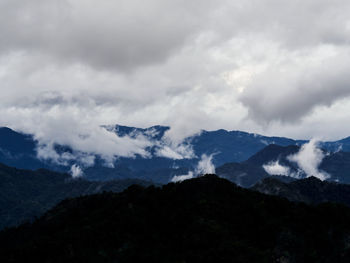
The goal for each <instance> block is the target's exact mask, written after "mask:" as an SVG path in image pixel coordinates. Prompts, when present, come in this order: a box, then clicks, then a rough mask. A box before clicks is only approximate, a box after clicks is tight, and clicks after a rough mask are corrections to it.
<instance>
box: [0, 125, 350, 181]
mask: <svg viewBox="0 0 350 263" xmlns="http://www.w3.org/2000/svg"><path fill="white" fill-rule="evenodd" d="M101 129H104V130H105V132H106V133H107V134H109V135H108V136H109V137H110V138H112V139H113V140H119V141H127V142H132V143H133V145H135V144H134V142H137V143H139V142H142V143H139V144H138V146H140V145H142V146H143V148H142V150H140V151H139V153H134V154H131V155H126V156H123V155H121V156H120V155H119V154H120V151H118V149H117V148H116V152H113V151H112V150H113V147H111V149H110V150H108V151H110V152H108V154H107V152H104V153H101V152H99V151H91V150H92V149H99V147H102V146H104V145H107V144H108V143H109V142H108V141H107V142H102V145H98V142H96V145H95V146H94V148H88V147H87V148H86V149H87V151H85V152H84V151H82V150H81V149H82V148H78V149H76V148H74V145H60V144H58V143H50V144H43V143H42V142H41V141H40V140H37V139H35V137H33V136H31V135H25V134H21V133H18V132H16V131H13V130H11V129H8V128H1V129H0V150H1V151H0V162H2V163H4V164H6V165H10V166H15V167H18V168H24V169H38V168H47V169H51V170H55V171H62V172H68V173H70V174H71V175H72V176H73V177H84V178H86V179H90V180H110V179H125V178H139V179H146V180H151V181H155V182H159V183H167V182H169V181H171V180H182V179H186V178H187V179H188V178H191V177H194V176H196V175H200V174H204V173H214V172H215V168H216V169H217V172H218V174H219V175H220V173H221V171H222V168H221V166H223V165H224V167H226V168H227V167H228V166H229V165H230V164H229V163H236V164H231V165H233V166H235V165H236V166H237V165H238V166H239V167H240V168H239V169H242V165H243V166H244V164H249V165H247V167H248V166H249V168H247V169H250V170H251V169H255V168H256V169H258V170H259V172H258V173H254V175H252V176H251V177H249V176H248V177H249V178H250V179H249V180H252V178H253V177H256V176H257V175H259V174H262V175H263V176H266V175H279V176H289V177H292V178H296V179H297V178H304V177H309V176H315V177H317V178H319V179H322V180H325V179H330V180H338V181H341V182H348V179H347V178H346V174H347V172H346V169H345V167H347V165H348V164H347V162H348V159H347V155H348V154H347V151H349V150H350V139H348V138H346V139H343V140H339V141H335V142H317V141H315V140H311V141H306V140H305V141H302V140H293V139H289V138H283V137H267V136H262V135H258V134H250V133H246V132H241V131H226V130H217V131H204V130H203V131H202V132H200V133H198V134H195V135H193V136H190V137H188V138H185V139H184V140H183V141H181V142H176V143H175V142H174V141H172V140H170V139H169V137H168V136H167V134H168V132H169V131H170V127H165V126H153V127H150V128H145V129H141V128H135V127H127V126H120V125H116V126H103V127H101ZM82 137H83V136H82ZM82 140H83V139H82ZM269 145H271V147H267V146H269ZM274 145H275V146H274ZM293 145H294V146H293ZM278 146H280V147H278ZM282 146H288V147H286V148H284V147H282ZM265 147H266V148H265ZM259 151H262V152H260V153H259ZM259 158H260V159H259ZM337 161H338V162H340V163H341V165H338V166H336V165H335V164H333V163H334V162H337ZM254 167H255V168H254ZM324 167H326V168H324ZM239 169H237V167H236V168H235V172H236V173H237V171H239ZM340 169H341V171H342V172H345V174H342V175H341V173H340V172H339V170H340ZM243 170H245V169H243ZM245 172H246V171H245ZM222 173H223V174H224V172H222ZM232 176H233V175H232V174H230V177H231V180H232V181H234V182H236V183H238V184H240V183H239V180H238V177H237V178H236V179H233V177H232ZM237 176H238V175H237ZM242 177H243V176H242V175H240V178H242ZM248 177H247V178H248ZM255 182H256V180H253V181H252V183H255ZM243 185H245V184H243ZM248 186H249V184H248Z"/></svg>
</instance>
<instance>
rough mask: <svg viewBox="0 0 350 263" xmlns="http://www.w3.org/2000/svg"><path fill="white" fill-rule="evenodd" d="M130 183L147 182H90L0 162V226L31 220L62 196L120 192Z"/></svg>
mask: <svg viewBox="0 0 350 263" xmlns="http://www.w3.org/2000/svg"><path fill="white" fill-rule="evenodd" d="M132 184H141V185H145V186H148V185H150V184H151V183H150V182H146V181H142V180H136V179H125V180H118V181H109V182H90V181H86V180H82V179H72V178H71V176H70V175H68V174H62V173H56V172H52V171H49V170H44V169H40V170H36V171H32V170H21V169H16V168H12V167H8V166H5V165H3V164H0V230H1V229H3V228H4V227H8V226H14V225H17V224H19V223H23V222H24V221H27V220H29V221H30V220H33V219H34V218H35V217H38V216H41V215H42V214H43V213H44V212H46V211H47V210H48V209H50V208H52V207H53V206H54V205H56V204H57V203H58V202H60V201H62V200H63V199H66V198H72V197H77V196H80V195H89V194H96V193H100V192H103V191H113V192H121V191H123V190H124V189H126V188H127V187H129V186H130V185H132Z"/></svg>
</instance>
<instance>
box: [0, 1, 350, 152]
mask: <svg viewBox="0 0 350 263" xmlns="http://www.w3.org/2000/svg"><path fill="white" fill-rule="evenodd" d="M349 14H350V3H349V2H348V1H344V0H335V1H325V0H322V1H315V0H306V1H292V2H291V1H277V0H259V1H258V0H245V1H241V0H237V1H226V0H224V1H219V2H218V1H212V0H207V1H199V0H195V1H183V0H180V1H170V0H149V1H142V2H140V1H135V0H129V1H124V0H118V1H102V2H98V3H97V2H96V1H91V0H88V1H87V0H84V1H81V0H78V1H72V0H66V1H59V0H33V1H19V0H3V1H1V3H0V22H1V23H0V32H1V35H0V40H1V41H0V90H1V96H0V111H1V113H2V114H1V115H0V125H1V126H9V127H12V128H14V129H17V130H21V131H24V132H27V133H33V134H35V137H36V139H37V140H38V141H39V142H40V144H41V145H45V147H46V148H45V147H44V148H43V149H42V150H43V151H42V154H47V150H48V148H47V147H50V145H52V144H53V143H55V142H57V143H60V144H67V145H72V146H74V147H75V148H76V149H78V150H80V151H85V152H95V153H96V152H97V153H100V154H105V155H106V156H114V155H120V156H133V155H135V154H139V155H146V152H145V151H144V149H145V148H146V147H148V146H149V144H150V142H149V141H147V140H144V139H143V138H140V137H139V138H133V139H131V138H122V139H121V138H119V137H118V136H115V135H111V133H108V132H106V131H105V130H104V129H101V128H100V125H103V124H116V123H119V124H125V125H132V126H137V127H146V126H151V125H154V124H163V125H170V126H171V127H172V130H170V131H169V132H168V134H167V137H168V139H169V141H168V143H167V144H166V145H167V146H169V147H170V148H166V147H164V148H162V150H161V151H160V154H172V156H175V155H176V154H177V153H178V151H175V153H174V152H172V151H170V150H169V149H177V150H179V151H181V147H180V146H179V145H181V140H182V139H183V138H185V137H187V136H189V135H192V134H194V133H197V132H199V131H200V129H207V130H210V129H218V128H226V129H240V130H249V131H252V132H259V133H264V134H267V135H272V134H274V135H284V136H289V137H294V138H310V137H313V136H320V135H321V136H323V138H324V139H338V138H341V137H345V136H348V135H349V134H350V127H349V125H348V112H349V110H350V100H349V96H350V88H349V84H350V80H349V78H348V77H347V75H348V74H347V71H348V68H349V66H350V53H349V51H350V49H349V40H350V39H349V36H350V34H349V33H350V32H349V31H350V15H349ZM179 147H180V148H179ZM102 149H103V150H102ZM178 157H179V156H178ZM106 158H107V157H106Z"/></svg>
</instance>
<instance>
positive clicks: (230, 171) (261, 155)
mask: <svg viewBox="0 0 350 263" xmlns="http://www.w3.org/2000/svg"><path fill="white" fill-rule="evenodd" d="M300 149H301V147H300V146H297V145H290V146H279V145H276V144H271V145H268V146H266V147H265V148H264V149H262V150H261V151H259V152H257V153H256V154H254V155H253V156H251V157H250V158H249V159H248V160H246V161H244V162H241V163H226V164H224V165H222V166H220V167H218V168H217V169H216V173H217V174H218V175H219V176H221V177H223V178H226V179H228V180H230V181H232V182H234V183H237V184H238V185H240V186H243V187H252V186H253V185H255V184H256V183H258V182H259V181H261V180H263V179H264V178H268V177H271V174H269V173H268V172H267V171H266V170H265V169H264V165H269V164H271V163H275V162H278V164H279V165H281V166H283V167H285V168H286V169H288V171H289V175H290V176H292V177H295V178H299V179H300V178H305V177H309V176H310V175H307V174H306V173H305V172H304V171H303V170H301V169H300V167H299V166H298V164H297V163H295V162H293V161H291V160H289V158H288V157H289V156H292V155H294V154H297V153H298V152H299V151H300ZM323 155H324V157H323V159H322V160H321V163H320V165H319V167H317V170H319V171H322V172H324V173H326V174H327V175H328V176H329V178H328V179H327V180H328V181H334V182H339V183H343V184H350V153H349V152H343V151H339V152H328V151H326V150H323ZM310 162H312V161H310ZM273 177H275V178H278V179H279V180H282V181H285V182H288V181H291V180H293V178H290V177H288V176H281V175H278V174H276V175H275V176H273Z"/></svg>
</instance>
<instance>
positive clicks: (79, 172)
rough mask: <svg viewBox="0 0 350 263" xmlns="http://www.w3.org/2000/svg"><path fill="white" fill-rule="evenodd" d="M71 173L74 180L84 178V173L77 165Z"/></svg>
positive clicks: (73, 166) (72, 168)
mask: <svg viewBox="0 0 350 263" xmlns="http://www.w3.org/2000/svg"><path fill="white" fill-rule="evenodd" d="M70 173H71V175H72V178H74V179H76V178H79V177H82V176H83V175H84V172H83V171H82V170H81V168H80V167H79V166H78V165H76V164H74V165H72V167H71V169H70Z"/></svg>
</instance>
